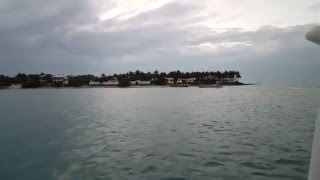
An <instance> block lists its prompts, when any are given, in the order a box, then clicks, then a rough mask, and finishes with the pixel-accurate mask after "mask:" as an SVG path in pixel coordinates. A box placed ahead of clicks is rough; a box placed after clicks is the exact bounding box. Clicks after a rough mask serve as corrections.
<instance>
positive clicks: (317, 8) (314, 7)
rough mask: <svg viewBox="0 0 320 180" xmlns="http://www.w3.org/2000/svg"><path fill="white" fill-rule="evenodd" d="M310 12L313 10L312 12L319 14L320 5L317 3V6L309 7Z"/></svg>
mask: <svg viewBox="0 0 320 180" xmlns="http://www.w3.org/2000/svg"><path fill="white" fill-rule="evenodd" d="M307 9H308V10H311V11H317V12H319V11H320V3H317V4H313V5H311V6H308V8H307Z"/></svg>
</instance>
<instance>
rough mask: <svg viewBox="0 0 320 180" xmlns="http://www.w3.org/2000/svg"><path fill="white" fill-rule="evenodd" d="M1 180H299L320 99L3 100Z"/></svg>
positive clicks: (142, 93) (76, 96) (216, 92)
mask: <svg viewBox="0 0 320 180" xmlns="http://www.w3.org/2000/svg"><path fill="white" fill-rule="evenodd" d="M0 99H1V101H0V112H1V121H0V135H1V136H0V142H2V143H1V144H2V145H1V148H0V153H1V156H0V157H1V162H0V169H1V173H0V174H1V175H0V176H2V177H1V179H228V180H229V179H306V177H307V171H308V163H309V158H310V149H311V144H312V137H313V130H314V121H315V119H316V112H317V108H318V102H319V99H320V93H319V91H318V89H292V88H270V87H262V86H247V87H224V88H221V89H212V88H209V89H204V88H203V89H199V88H137V89H134V88H130V89H116V88H115V89H110V88H108V89H50V90H48V89H38V90H5V91H0Z"/></svg>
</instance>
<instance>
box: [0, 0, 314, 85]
mask: <svg viewBox="0 0 320 180" xmlns="http://www.w3.org/2000/svg"><path fill="white" fill-rule="evenodd" d="M319 24H320V2H319V0H281V1H279V0H201V1H195V0H194V1H191V0H130V1H128V0H90V1H88V0H68V1H65V0H55V1H51V0H0V74H7V75H14V74H16V73H18V72H24V73H41V72H45V73H52V74H58V73H63V74H66V75H68V74H95V75H100V74H102V73H105V74H113V73H124V72H128V71H135V70H142V71H151V72H152V71H154V70H156V69H157V70H159V71H164V72H168V71H171V70H181V71H216V70H220V71H224V70H238V71H240V72H241V74H242V77H243V78H242V81H244V82H257V81H260V82H261V83H278V84H279V83H301V82H310V83H320V78H319V77H320V46H317V45H316V44H313V43H311V42H309V41H307V40H306V38H305V35H306V33H307V32H308V30H309V29H311V28H312V27H314V26H317V25H319Z"/></svg>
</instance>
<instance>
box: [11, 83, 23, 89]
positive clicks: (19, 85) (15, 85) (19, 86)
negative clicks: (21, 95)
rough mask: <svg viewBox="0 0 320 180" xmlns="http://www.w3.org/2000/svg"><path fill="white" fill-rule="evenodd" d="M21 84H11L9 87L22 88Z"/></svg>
mask: <svg viewBox="0 0 320 180" xmlns="http://www.w3.org/2000/svg"><path fill="white" fill-rule="evenodd" d="M21 87H22V86H21V84H11V86H9V89H21Z"/></svg>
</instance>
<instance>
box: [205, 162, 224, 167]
mask: <svg viewBox="0 0 320 180" xmlns="http://www.w3.org/2000/svg"><path fill="white" fill-rule="evenodd" d="M203 165H204V166H206V167H216V166H223V164H221V163H219V162H215V161H210V162H206V163H204V164H203Z"/></svg>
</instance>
